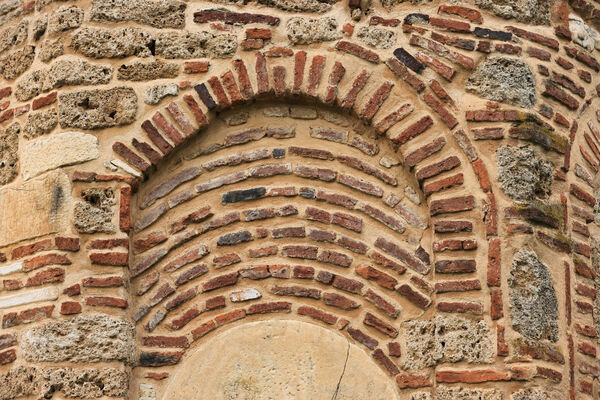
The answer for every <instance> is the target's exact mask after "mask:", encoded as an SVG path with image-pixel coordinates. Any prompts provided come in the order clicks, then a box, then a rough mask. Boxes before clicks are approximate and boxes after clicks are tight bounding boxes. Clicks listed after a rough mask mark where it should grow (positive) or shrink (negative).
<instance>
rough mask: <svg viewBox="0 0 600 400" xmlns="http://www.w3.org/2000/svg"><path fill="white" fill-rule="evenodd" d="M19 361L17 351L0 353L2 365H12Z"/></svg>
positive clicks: (0, 363)
mask: <svg viewBox="0 0 600 400" xmlns="http://www.w3.org/2000/svg"><path fill="white" fill-rule="evenodd" d="M16 359H17V352H16V350H15V349H11V350H6V351H3V352H0V365H6V364H10V363H11V362H13V361H15V360H16Z"/></svg>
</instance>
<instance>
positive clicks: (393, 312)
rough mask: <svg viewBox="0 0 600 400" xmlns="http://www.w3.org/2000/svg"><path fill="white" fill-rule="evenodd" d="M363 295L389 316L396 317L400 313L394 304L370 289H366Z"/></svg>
mask: <svg viewBox="0 0 600 400" xmlns="http://www.w3.org/2000/svg"><path fill="white" fill-rule="evenodd" d="M364 296H365V298H366V299H367V300H369V301H370V302H371V303H373V304H374V305H375V307H377V308H378V309H380V310H381V311H383V312H385V313H386V314H388V315H389V316H390V317H392V318H397V317H398V315H399V314H400V310H399V309H398V308H397V307H396V306H394V305H393V304H391V303H390V302H388V301H387V300H385V299H384V298H383V297H381V296H380V295H378V294H377V293H375V292H374V291H372V290H371V289H368V290H367V292H366V293H365V295H364Z"/></svg>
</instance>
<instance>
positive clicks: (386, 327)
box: [363, 312, 398, 338]
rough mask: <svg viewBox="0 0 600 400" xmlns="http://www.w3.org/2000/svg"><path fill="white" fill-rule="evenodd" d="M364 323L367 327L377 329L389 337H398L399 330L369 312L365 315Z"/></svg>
mask: <svg viewBox="0 0 600 400" xmlns="http://www.w3.org/2000/svg"><path fill="white" fill-rule="evenodd" d="M363 323H364V324H365V325H367V326H371V327H373V328H375V329H377V330H378V331H380V332H382V333H384V334H386V335H388V336H389V337H392V338H395V337H396V336H398V329H396V328H394V327H393V326H392V325H390V324H388V323H387V322H385V321H383V320H382V319H380V318H377V317H376V316H375V315H373V314H371V313H370V312H367V313H366V314H365V318H364V320H363Z"/></svg>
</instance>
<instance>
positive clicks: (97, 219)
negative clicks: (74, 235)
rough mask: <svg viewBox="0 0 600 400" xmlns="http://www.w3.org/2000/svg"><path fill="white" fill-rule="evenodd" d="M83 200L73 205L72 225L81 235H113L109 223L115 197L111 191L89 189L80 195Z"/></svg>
mask: <svg viewBox="0 0 600 400" xmlns="http://www.w3.org/2000/svg"><path fill="white" fill-rule="evenodd" d="M81 195H82V197H83V200H84V201H80V202H77V203H76V204H75V214H74V216H73V223H74V224H75V228H76V229H77V230H78V231H79V232H82V233H96V232H104V233H114V232H115V231H116V227H115V226H114V225H113V224H112V223H111V220H112V217H113V215H114V211H113V206H114V205H115V195H114V193H113V191H112V189H98V188H91V189H87V190H84V191H83V192H82V193H81Z"/></svg>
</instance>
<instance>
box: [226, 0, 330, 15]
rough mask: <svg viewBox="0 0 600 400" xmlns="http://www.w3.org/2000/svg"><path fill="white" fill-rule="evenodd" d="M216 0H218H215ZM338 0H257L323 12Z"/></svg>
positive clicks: (272, 5) (285, 8) (290, 9)
mask: <svg viewBox="0 0 600 400" xmlns="http://www.w3.org/2000/svg"><path fill="white" fill-rule="evenodd" d="M217 1H218V0H217ZM337 1H339V0H302V1H296V0H258V2H259V3H261V4H264V5H266V6H268V7H276V8H279V9H280V10H284V11H297V12H298V11H299V12H314V13H324V12H327V11H329V10H331V3H335V2H337Z"/></svg>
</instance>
